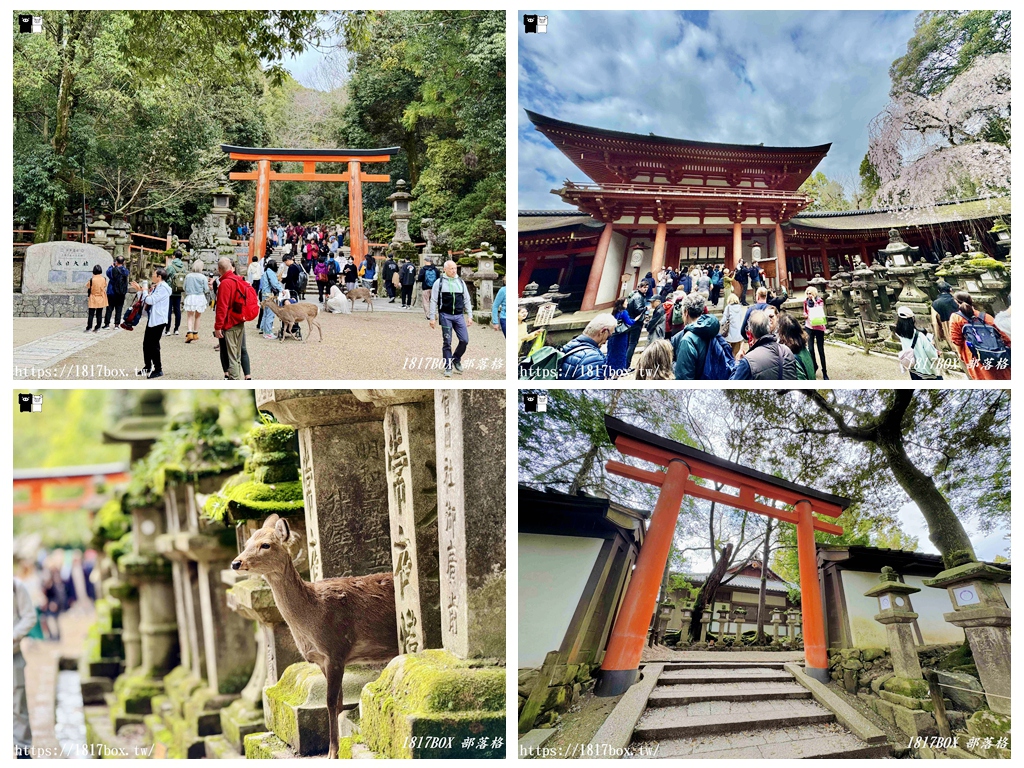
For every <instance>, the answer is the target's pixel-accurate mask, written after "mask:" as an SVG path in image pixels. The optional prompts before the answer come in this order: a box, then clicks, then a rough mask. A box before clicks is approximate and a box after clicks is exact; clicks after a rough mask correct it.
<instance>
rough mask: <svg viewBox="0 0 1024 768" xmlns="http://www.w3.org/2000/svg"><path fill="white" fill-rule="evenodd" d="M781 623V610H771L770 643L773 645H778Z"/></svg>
mask: <svg viewBox="0 0 1024 768" xmlns="http://www.w3.org/2000/svg"><path fill="white" fill-rule="evenodd" d="M781 623H782V609H781V608H772V618H771V625H772V642H773V643H778V642H779V625H780V624H781Z"/></svg>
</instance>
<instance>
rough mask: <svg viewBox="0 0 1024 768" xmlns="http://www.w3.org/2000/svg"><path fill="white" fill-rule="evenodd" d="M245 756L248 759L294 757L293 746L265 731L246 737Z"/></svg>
mask: <svg viewBox="0 0 1024 768" xmlns="http://www.w3.org/2000/svg"><path fill="white" fill-rule="evenodd" d="M243 743H244V745H245V757H246V759H248V760H272V759H274V758H282V757H294V755H293V754H292V751H291V748H290V747H289V746H288V745H287V744H286V743H285V742H283V741H281V739H279V738H278V737H277V736H275V735H274V734H273V733H270V732H269V731H263V732H260V733H250V734H249V735H248V736H246V737H245V740H244V742H243Z"/></svg>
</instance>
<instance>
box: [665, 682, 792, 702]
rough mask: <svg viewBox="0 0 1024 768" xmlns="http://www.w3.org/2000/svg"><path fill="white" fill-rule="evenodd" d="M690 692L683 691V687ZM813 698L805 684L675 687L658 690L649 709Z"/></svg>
mask: <svg viewBox="0 0 1024 768" xmlns="http://www.w3.org/2000/svg"><path fill="white" fill-rule="evenodd" d="M684 687H685V688H686V690H680V689H681V688H684ZM765 698H771V699H773V700H778V699H809V698H811V692H810V691H808V690H807V689H806V688H804V687H803V686H802V685H798V684H797V683H793V684H791V685H786V684H779V685H763V686H762V685H751V684H728V683H727V684H724V685H693V686H683V685H671V686H663V687H659V688H656V689H655V690H654V692H653V693H652V694H651V696H650V698H649V699H648V700H647V706H648V707H674V706H680V705H683V704H691V703H694V702H698V701H760V700H761V699H765Z"/></svg>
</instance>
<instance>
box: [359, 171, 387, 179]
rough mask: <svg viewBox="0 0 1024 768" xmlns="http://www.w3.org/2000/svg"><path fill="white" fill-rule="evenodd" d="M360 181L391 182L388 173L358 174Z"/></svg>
mask: <svg viewBox="0 0 1024 768" xmlns="http://www.w3.org/2000/svg"><path fill="white" fill-rule="evenodd" d="M359 179H360V181H391V174H389V173H362V172H360V174H359Z"/></svg>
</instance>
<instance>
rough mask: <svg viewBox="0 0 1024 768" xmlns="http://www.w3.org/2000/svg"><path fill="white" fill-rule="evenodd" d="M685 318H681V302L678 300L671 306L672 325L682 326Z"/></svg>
mask: <svg viewBox="0 0 1024 768" xmlns="http://www.w3.org/2000/svg"><path fill="white" fill-rule="evenodd" d="M685 322H686V318H684V317H683V301H682V299H680V300H679V301H677V302H676V303H675V304H673V305H672V325H683V324H684V323H685Z"/></svg>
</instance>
